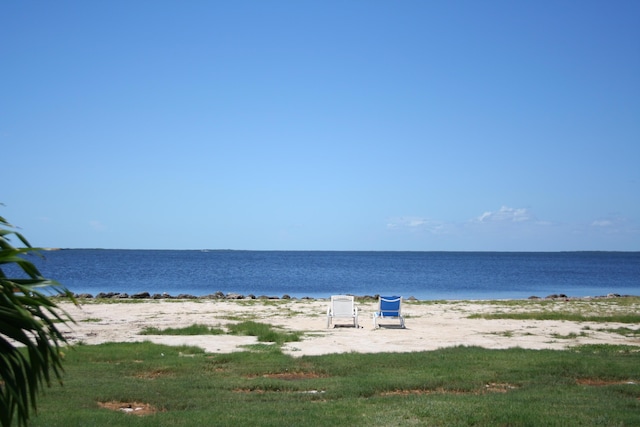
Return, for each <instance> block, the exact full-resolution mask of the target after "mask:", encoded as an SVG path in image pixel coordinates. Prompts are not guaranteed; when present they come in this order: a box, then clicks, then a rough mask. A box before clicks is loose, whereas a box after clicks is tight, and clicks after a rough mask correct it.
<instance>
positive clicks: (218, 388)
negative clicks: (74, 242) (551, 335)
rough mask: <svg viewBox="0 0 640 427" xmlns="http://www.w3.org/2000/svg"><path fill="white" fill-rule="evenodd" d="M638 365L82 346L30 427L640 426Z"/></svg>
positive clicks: (523, 356)
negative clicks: (119, 406)
mask: <svg viewBox="0 0 640 427" xmlns="http://www.w3.org/2000/svg"><path fill="white" fill-rule="evenodd" d="M244 327H245V328H246V329H247V330H253V326H249V325H245V326H244ZM211 339H216V338H215V337H212V338H211ZM185 355H188V356H190V357H185ZM639 366H640V352H638V350H637V349H635V348H631V347H621V346H606V345H598V346H582V347H577V348H574V349H572V350H566V351H553V350H523V349H509V350H486V349H481V348H476V347H456V348H449V349H442V350H437V351H430V352H416V353H400V354H396V353H394V354H357V353H348V354H334V355H325V356H304V357H300V358H293V357H291V356H288V355H285V354H283V353H282V352H281V351H280V350H279V348H278V346H277V345H276V346H274V345H262V346H256V347H253V348H252V350H251V351H242V352H235V353H231V354H206V353H204V352H203V351H202V350H200V349H198V348H194V347H167V346H161V345H156V344H152V343H148V342H147V343H134V344H131V343H119V344H115V343H109V344H102V345H98V346H78V347H76V348H75V349H73V350H71V351H69V352H68V353H67V356H66V361H65V369H66V374H65V377H64V380H65V384H64V386H63V387H59V386H54V387H53V388H52V389H48V390H47V392H46V393H45V394H44V395H43V396H42V397H41V399H40V400H39V413H38V416H37V417H34V418H33V419H32V423H31V426H34V427H35V426H48V427H56V426H60V427H68V426H98V427H99V426H205V425H217V426H242V425H256V426H278V427H281V426H283V425H287V426H289V425H305V426H336V425H352V426H371V425H386V426H401V425H402V426H403V425H436V426H472V425H473V426H496V425H502V426H537V425H545V426H565V425H583V426H596V425H597V426H618V425H640V400H639V398H640V368H638V367H639ZM104 402H123V403H127V402H130V403H131V402H138V403H145V404H149V405H151V406H153V408H155V410H156V412H155V413H152V414H150V415H147V416H136V415H131V414H125V413H122V412H119V411H113V410H109V409H104V408H101V407H100V406H99V403H104Z"/></svg>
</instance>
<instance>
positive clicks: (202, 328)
mask: <svg viewBox="0 0 640 427" xmlns="http://www.w3.org/2000/svg"><path fill="white" fill-rule="evenodd" d="M224 333H225V331H224V330H223V329H221V328H214V327H211V326H207V325H202V324H194V325H190V326H187V327H184V328H166V329H160V328H157V327H154V326H148V327H146V328H144V329H142V331H140V335H222V334H224Z"/></svg>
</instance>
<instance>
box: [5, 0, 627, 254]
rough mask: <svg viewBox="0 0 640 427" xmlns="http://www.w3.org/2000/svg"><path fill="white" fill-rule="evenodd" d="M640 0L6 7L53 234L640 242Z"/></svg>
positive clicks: (155, 241)
mask: <svg viewBox="0 0 640 427" xmlns="http://www.w3.org/2000/svg"><path fill="white" fill-rule="evenodd" d="M638 22H640V1H637V0H628V1H627V0H614V1H604V0H598V1H590V0H579V1H578V0H570V1H567V0H553V1H551V0H538V1H512V0H487V1H476V0H469V1H462V0H452V1H444V0H442V1H439V0H433V1H431V0H400V1H389V0H384V1H377V0H346V1H343V0H340V1H337V0H317V1H312V0H302V1H301V0H290V1H285V0H254V1H247V0H233V1H209V0H207V1H195V0H190V1H161V0H149V1H143V0H135V1H131V0H126V1H123V0H111V1H84V0H82V1H81V0H78V1H54V2H53V1H52V2H37V1H20V2H19V1H11V2H2V4H0V148H1V150H0V156H1V159H2V166H1V168H2V169H1V170H2V182H3V185H2V189H1V190H0V202H2V203H3V204H4V205H5V206H4V207H0V215H1V216H4V217H5V218H7V219H8V220H9V221H10V222H12V223H14V224H16V225H18V226H20V227H21V231H22V233H23V234H24V235H25V236H26V237H27V238H28V239H29V240H30V241H31V243H32V244H34V245H36V246H42V247H65V248H66V247H70V248H87V247H90V248H94V247H101V248H132V249H134V248H149V249H203V248H208V249H256V250H280V249H282V250H376V251H377V250H394V251H397V250H414V251H415V250H417V251H422V250H424V251H433V250H445V251H450V250H461V251H494V250H498V251H561V250H632V251H638V250H640V25H639V24H638Z"/></svg>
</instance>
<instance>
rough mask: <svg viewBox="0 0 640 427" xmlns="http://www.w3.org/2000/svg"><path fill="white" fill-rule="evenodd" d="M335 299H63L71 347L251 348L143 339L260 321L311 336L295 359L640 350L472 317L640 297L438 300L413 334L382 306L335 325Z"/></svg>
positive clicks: (408, 309)
mask: <svg viewBox="0 0 640 427" xmlns="http://www.w3.org/2000/svg"><path fill="white" fill-rule="evenodd" d="M327 306H328V301H327V300H145V301H141V302H139V301H136V302H133V301H126V302H112V301H109V302H96V301H90V302H86V303H81V304H80V305H79V306H74V305H73V304H71V303H68V302H63V303H61V304H60V307H61V308H62V309H64V310H65V311H67V312H68V313H69V315H71V317H73V319H74V320H75V321H76V324H72V325H69V326H61V327H60V328H61V330H62V331H63V332H64V334H65V337H66V338H67V339H68V340H69V342H70V343H71V344H75V343H84V344H89V345H91V344H100V343H105V342H141V341H152V342H154V343H158V344H166V345H192V346H198V347H201V348H203V349H204V350H205V351H206V352H210V353H228V352H234V351H241V350H243V346H246V345H250V344H255V343H256V342H257V341H256V338H255V337H252V336H236V335H230V334H223V335H198V336H168V335H141V334H140V332H141V331H142V330H143V329H145V328H146V327H156V328H159V329H166V328H180V327H186V326H190V325H193V324H204V325H207V326H211V327H219V328H222V329H225V325H228V324H229V323H236V322H240V321H243V320H254V321H257V322H262V323H269V324H271V325H274V326H277V327H280V328H284V329H285V330H291V331H301V332H304V335H303V338H302V340H301V341H299V342H292V343H288V344H285V345H284V347H283V350H284V351H285V352H286V353H288V354H291V355H292V356H303V355H320V354H328V353H345V352H361V353H372V352H412V351H424V350H435V349H438V348H444V347H451V346H459V345H463V346H480V347H484V348H490V349H503V348H510V347H520V348H526V349H565V348H568V347H572V346H576V345H581V344H624V345H635V346H639V347H640V338H638V336H629V337H627V336H624V335H621V334H619V333H615V332H612V331H611V330H612V329H616V328H623V327H624V328H630V329H635V330H637V328H638V325H630V324H622V323H603V322H573V321H555V320H543V321H542V320H540V321H539V320H514V319H499V320H487V319H478V318H476V319H470V318H469V315H471V314H475V313H503V312H511V311H534V310H542V309H544V310H565V311H566V310H570V311H575V312H580V313H592V314H600V315H605V314H612V313H614V312H616V311H621V312H625V313H638V312H640V302H638V301H637V300H636V301H635V303H634V304H632V305H631V306H629V305H622V304H617V303H615V302H613V301H611V300H608V299H602V300H600V299H594V300H572V301H554V302H553V303H552V304H545V305H544V307H543V304H542V302H540V303H536V302H529V301H524V302H523V303H522V304H515V305H514V304H507V303H503V302H500V301H493V302H488V301H438V302H429V303H425V302H412V301H405V302H404V303H403V313H404V315H405V318H406V329H400V328H398V326H397V324H398V323H397V322H394V321H391V320H390V321H389V322H387V323H386V325H388V326H386V327H385V326H383V327H382V328H379V329H375V328H374V326H373V321H372V314H373V312H374V311H375V310H376V308H377V303H376V302H370V301H366V302H358V303H357V306H358V309H359V316H358V317H359V324H360V325H359V326H360V327H358V328H354V327H353V326H350V327H349V326H346V323H348V322H346V323H345V325H344V326H343V325H340V322H338V326H337V327H331V328H327V327H326V325H327V317H326V311H327Z"/></svg>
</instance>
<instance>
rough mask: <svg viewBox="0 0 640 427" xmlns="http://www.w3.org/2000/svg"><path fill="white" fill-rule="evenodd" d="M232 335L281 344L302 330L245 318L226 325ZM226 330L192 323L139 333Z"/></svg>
mask: <svg viewBox="0 0 640 427" xmlns="http://www.w3.org/2000/svg"><path fill="white" fill-rule="evenodd" d="M227 328H228V329H229V333H230V334H232V335H249V336H255V337H257V338H258V341H260V342H271V343H276V344H283V343H286V342H293V341H300V337H302V335H303V333H302V332H287V331H281V330H278V329H276V328H274V327H273V326H271V325H268V324H266V323H259V322H254V321H251V320H246V321H243V322H240V323H232V324H230V325H228V326H227ZM225 333H226V332H225V331H224V330H223V329H221V328H212V327H210V326H207V325H200V324H194V325H191V326H187V327H184V328H166V329H158V328H155V327H146V328H144V329H143V330H142V331H141V332H140V335H222V334H225Z"/></svg>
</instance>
